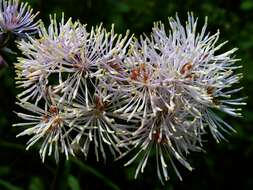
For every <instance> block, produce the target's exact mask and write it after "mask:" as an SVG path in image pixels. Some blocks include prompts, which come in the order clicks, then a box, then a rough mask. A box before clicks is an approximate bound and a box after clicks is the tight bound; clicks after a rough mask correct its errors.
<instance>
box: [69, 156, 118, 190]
mask: <svg viewBox="0 0 253 190" xmlns="http://www.w3.org/2000/svg"><path fill="white" fill-rule="evenodd" d="M70 160H71V161H72V162H73V163H75V164H76V165H78V166H79V168H80V169H81V170H83V171H84V172H89V173H91V174H92V175H94V176H96V177H97V178H99V179H100V180H102V181H103V182H104V183H105V184H106V185H107V186H108V187H111V189H114V190H120V188H119V187H118V186H117V185H116V184H115V183H114V182H113V181H112V180H110V179H109V178H108V177H106V176H104V175H103V174H102V173H100V172H98V171H97V170H95V169H94V168H92V167H90V166H88V165H86V164H84V163H83V162H81V161H79V160H76V159H74V158H71V159H70Z"/></svg>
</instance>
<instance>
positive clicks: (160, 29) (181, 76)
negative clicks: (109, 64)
mask: <svg viewBox="0 0 253 190" xmlns="http://www.w3.org/2000/svg"><path fill="white" fill-rule="evenodd" d="M169 23H170V30H168V32H166V30H165V27H164V25H163V24H162V23H155V25H154V28H153V32H152V34H151V37H150V38H149V37H144V38H143V37H142V38H141V39H140V40H136V41H135V42H134V43H132V46H131V48H130V50H129V54H128V57H127V58H126V59H125V61H124V66H123V69H122V70H123V72H118V73H117V74H116V75H115V76H113V78H114V79H115V80H118V81H121V85H120V87H119V88H117V86H115V91H116V89H118V90H120V92H121V93H122V97H124V98H125V100H124V101H122V107H121V108H119V109H117V110H116V111H115V112H116V113H121V115H122V116H125V117H127V118H128V120H131V119H132V118H136V119H139V120H140V123H139V125H136V130H135V131H132V129H131V130H130V132H129V133H130V137H129V139H128V140H127V141H123V142H122V144H127V145H133V147H134V148H136V149H137V154H136V155H135V156H134V157H133V158H132V159H131V160H130V161H129V162H128V163H127V164H126V165H128V164H130V163H132V162H133V161H134V160H136V159H137V158H141V160H140V163H139V165H138V167H137V169H136V175H135V177H137V175H138V173H139V172H140V171H141V172H143V171H144V168H145V166H146V163H147V160H148V157H149V155H150V152H151V151H152V150H155V152H156V157H157V172H158V176H159V179H160V180H161V181H162V182H163V180H164V179H165V180H167V179H169V176H168V171H167V163H166V161H165V160H166V158H168V159H169V160H170V161H172V159H173V158H176V160H178V161H179V162H180V163H181V164H183V165H184V166H185V167H186V168H188V169H189V170H191V167H190V165H189V164H188V163H187V162H186V160H185V155H186V154H188V153H189V151H190V150H193V151H198V150H201V148H200V146H201V142H202V134H203V133H206V131H207V130H206V129H209V130H210V131H211V133H212V135H213V136H214V138H215V139H216V140H217V141H219V140H220V139H221V138H224V137H223V135H222V133H221V131H223V132H224V131H225V132H229V131H234V130H233V128H232V127H230V126H229V125H228V124H227V123H226V122H224V121H223V120H222V119H221V118H220V117H219V116H218V115H216V111H217V110H220V111H223V112H225V113H228V114H230V115H233V116H240V114H239V113H238V111H240V109H238V108H233V107H231V106H233V105H244V103H242V100H243V98H239V99H230V98H231V94H233V93H235V92H237V91H239V90H240V89H241V88H238V89H232V88H231V87H232V85H234V84H235V83H238V81H239V80H240V78H241V74H234V70H235V69H237V68H240V66H236V65H234V63H235V62H236V61H238V59H235V58H234V57H232V55H233V53H234V52H235V51H236V49H232V50H230V51H228V52H225V53H222V54H218V53H217V51H218V50H220V48H221V47H222V46H223V45H224V44H225V43H226V42H225V43H222V44H219V45H216V43H217V41H218V38H219V32H217V33H215V34H214V35H211V36H210V35H209V34H206V27H207V23H205V25H204V26H203V27H202V30H201V32H200V33H198V32H197V31H196V27H197V20H195V19H194V17H193V15H191V14H189V15H188V22H187V23H186V26H183V25H182V24H181V23H180V21H179V19H178V17H176V20H175V19H173V18H170V19H169ZM138 150H139V151H138ZM171 163H172V166H173V167H174V169H175V171H176V173H177V175H178V176H179V177H180V174H179V172H178V171H177V169H176V168H175V165H174V163H173V162H171ZM180 178H181V177H180Z"/></svg>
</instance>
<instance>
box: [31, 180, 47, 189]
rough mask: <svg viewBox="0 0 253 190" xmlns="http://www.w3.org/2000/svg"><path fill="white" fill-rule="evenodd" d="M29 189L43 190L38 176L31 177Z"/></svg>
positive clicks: (42, 184)
mask: <svg viewBox="0 0 253 190" xmlns="http://www.w3.org/2000/svg"><path fill="white" fill-rule="evenodd" d="M29 190H45V187H44V183H43V181H42V180H41V179H40V178H39V177H32V178H31V181H30V185H29Z"/></svg>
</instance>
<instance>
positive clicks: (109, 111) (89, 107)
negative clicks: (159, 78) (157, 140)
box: [72, 83, 129, 161]
mask: <svg viewBox="0 0 253 190" xmlns="http://www.w3.org/2000/svg"><path fill="white" fill-rule="evenodd" d="M83 94H85V92H82V93H78V94H77V99H76V101H75V102H74V103H73V107H74V108H75V109H76V110H77V112H78V115H77V117H76V118H75V119H74V120H73V121H72V122H73V125H75V126H76V127H77V128H78V129H79V130H80V132H79V133H78V134H77V136H76V137H75V138H74V140H73V144H79V146H80V148H81V151H82V152H83V153H84V155H85V157H87V156H88V153H89V151H90V147H91V144H93V145H92V146H93V147H94V150H95V155H96V158H97V161H99V154H101V155H102V157H103V159H104V161H105V160H106V154H107V153H106V151H107V149H108V148H109V151H110V152H111V153H112V155H113V156H114V158H116V157H117V156H118V155H122V151H121V149H120V148H119V147H118V144H119V143H120V142H121V140H122V139H124V135H125V132H126V130H125V129H127V128H128V127H129V124H128V125H127V124H126V123H122V122H119V119H122V117H120V116H119V115H117V114H114V113H113V111H114V110H115V107H117V106H119V105H120V104H119V102H120V100H119V97H118V96H114V94H113V93H111V92H110V91H109V90H108V89H107V87H105V86H103V84H99V83H97V87H96V88H95V92H94V93H93V94H90V92H88V97H89V99H90V100H89V101H86V98H85V96H84V95H83ZM117 104H118V105H117ZM105 146H107V147H108V148H105ZM124 148H125V149H127V146H125V147H124Z"/></svg>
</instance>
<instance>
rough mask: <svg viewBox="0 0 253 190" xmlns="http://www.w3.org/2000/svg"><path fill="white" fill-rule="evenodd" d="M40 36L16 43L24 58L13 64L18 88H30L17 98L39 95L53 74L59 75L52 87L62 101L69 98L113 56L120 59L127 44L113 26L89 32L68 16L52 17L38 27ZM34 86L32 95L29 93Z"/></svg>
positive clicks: (126, 40)
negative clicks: (48, 23) (115, 32)
mask: <svg viewBox="0 0 253 190" xmlns="http://www.w3.org/2000/svg"><path fill="white" fill-rule="evenodd" d="M39 36H40V37H39V39H33V38H31V37H30V38H29V41H24V40H23V41H21V42H20V43H19V49H20V50H21V51H22V52H23V54H24V56H25V57H26V58H19V62H20V64H18V65H17V66H16V67H17V76H18V83H21V84H20V87H26V88H27V87H29V88H28V89H27V90H26V91H24V92H22V93H21V94H20V95H19V97H20V98H21V99H23V100H25V101H26V100H28V99H29V98H31V97H35V98H37V97H41V94H40V93H39V92H40V91H41V90H40V89H41V88H43V86H45V85H47V83H48V78H49V77H50V76H52V75H56V76H57V77H58V82H57V84H55V85H54V90H55V91H59V92H61V93H62V94H63V96H62V99H61V101H63V100H64V99H65V98H66V99H67V100H68V101H71V100H72V99H74V98H75V97H76V94H77V91H78V89H79V87H80V85H83V87H84V88H86V89H87V88H88V87H87V85H88V84H87V81H88V80H89V78H95V77H98V76H102V75H103V74H102V71H104V70H108V69H110V68H111V65H112V63H113V62H115V60H116V59H117V61H118V62H120V60H121V59H122V57H123V56H122V55H124V52H125V51H126V50H124V49H126V47H127V46H128V45H127V44H129V40H128V38H127V35H126V36H125V37H124V38H122V36H121V35H120V36H118V35H117V34H114V29H113V27H112V29H111V31H110V32H107V31H106V29H104V28H103V27H102V25H100V26H98V27H96V28H92V29H91V31H90V32H88V31H87V29H86V26H85V25H82V24H80V23H79V22H74V23H73V22H72V20H71V19H69V20H68V21H67V22H65V21H64V17H62V19H61V22H60V23H58V22H57V20H56V18H55V17H54V18H52V17H51V24H50V25H49V27H48V29H47V28H45V26H44V25H41V26H40V28H39ZM86 79H87V80H86ZM101 79H103V78H101ZM42 82H43V85H41V84H42ZM35 88H36V89H37V90H36V92H35V91H34V92H33V93H34V96H31V94H30V93H29V92H30V91H31V89H35Z"/></svg>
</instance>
